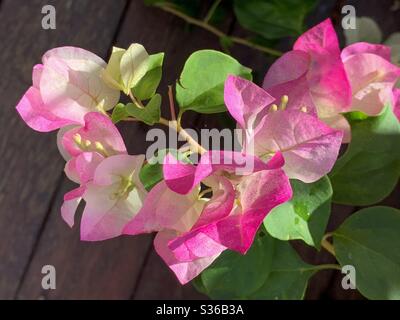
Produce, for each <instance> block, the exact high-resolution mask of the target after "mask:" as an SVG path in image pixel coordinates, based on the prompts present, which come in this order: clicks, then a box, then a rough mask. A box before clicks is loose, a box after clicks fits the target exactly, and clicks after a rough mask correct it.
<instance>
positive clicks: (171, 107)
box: [168, 86, 176, 121]
mask: <svg viewBox="0 0 400 320" xmlns="http://www.w3.org/2000/svg"><path fill="white" fill-rule="evenodd" d="M168 98H169V110H170V112H171V119H172V120H173V121H175V120H176V113H175V104H174V94H173V92H172V86H168Z"/></svg>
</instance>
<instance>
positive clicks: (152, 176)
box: [139, 163, 163, 191]
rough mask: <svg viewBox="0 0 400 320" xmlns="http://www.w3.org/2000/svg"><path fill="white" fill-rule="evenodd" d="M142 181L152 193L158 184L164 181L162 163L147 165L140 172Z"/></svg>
mask: <svg viewBox="0 0 400 320" xmlns="http://www.w3.org/2000/svg"><path fill="white" fill-rule="evenodd" d="M139 178H140V181H142V183H143V186H144V187H145V189H146V190H147V191H150V190H151V189H152V188H153V187H154V186H155V185H156V184H157V183H159V182H160V181H161V180H162V179H163V171H162V164H161V163H154V164H150V163H146V164H145V165H143V167H142V169H141V170H140V172H139Z"/></svg>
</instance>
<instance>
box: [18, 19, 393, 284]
mask: <svg viewBox="0 0 400 320" xmlns="http://www.w3.org/2000/svg"><path fill="white" fill-rule="evenodd" d="M139 49H140V48H139ZM145 57H146V55H142V58H141V59H142V60H143V61H144V60H145ZM389 57H390V52H389V48H387V47H384V46H382V45H370V44H367V43H357V44H353V45H351V46H349V47H347V48H345V49H344V50H343V51H342V52H340V49H339V45H338V40H337V37H336V34H335V32H334V29H333V27H332V25H331V22H330V21H329V20H326V21H324V22H322V23H321V24H319V25H317V26H316V27H314V28H312V29H311V30H309V31H307V32H306V33H305V34H304V35H302V36H301V37H300V38H299V39H298V40H297V41H296V43H295V45H294V48H293V50H292V51H290V52H288V53H286V54H285V55H283V56H282V57H281V58H280V59H278V60H277V61H276V62H275V63H274V64H273V65H272V67H271V68H270V70H269V71H268V73H267V75H266V76H265V79H264V83H263V88H260V87H258V86H257V85H256V84H254V83H252V82H250V81H248V80H245V79H242V78H240V77H236V76H229V77H228V78H227V80H226V82H225V88H224V97H225V104H226V106H227V108H228V111H229V113H230V114H231V115H232V117H233V118H234V119H235V120H236V121H237V124H238V126H239V127H241V128H242V129H243V130H244V132H245V134H243V136H242V137H240V139H241V142H242V150H241V152H234V151H222V150H210V151H207V152H205V153H204V154H202V156H201V158H200V160H199V163H198V164H197V165H194V164H190V163H187V162H183V161H180V160H177V159H175V158H174V157H173V156H172V155H171V154H169V155H167V156H166V157H165V159H164V165H163V175H164V180H162V181H161V182H159V183H158V184H157V185H156V186H154V187H153V188H152V189H151V190H150V191H149V192H147V191H146V190H145V188H144V186H143V184H142V181H141V180H140V178H139V172H140V170H141V168H142V166H143V163H144V161H145V159H144V158H145V157H144V155H129V154H128V153H127V149H126V146H125V144H124V141H123V139H122V137H121V135H120V133H119V131H118V129H117V127H116V126H115V125H114V124H113V122H112V121H111V119H110V116H109V115H108V113H107V111H108V110H111V109H112V108H113V107H114V106H115V105H116V104H117V103H118V101H119V97H120V90H122V91H124V90H125V89H126V88H127V89H128V91H129V86H128V87H126V86H125V87H123V86H121V88H122V89H119V87H118V86H115V85H110V80H109V79H105V78H104V75H105V74H107V72H105V70H106V69H107V64H106V62H104V61H103V60H102V59H101V58H100V57H98V56H96V55H95V54H93V53H90V52H88V51H85V50H83V49H79V48H73V47H63V48H57V49H53V50H50V51H49V52H47V53H46V54H45V55H44V56H43V63H42V64H40V65H37V66H35V67H34V69H33V85H32V86H31V87H30V88H29V89H28V91H27V92H26V93H25V95H24V96H23V98H22V99H21V101H20V102H19V104H18V106H17V111H18V112H19V114H20V115H21V117H22V119H23V120H24V121H25V122H26V123H27V124H28V125H29V126H30V127H31V128H33V129H34V130H37V131H41V132H48V131H53V130H56V129H60V130H59V134H58V145H59V149H60V151H61V153H62V155H63V157H64V158H65V160H66V161H67V162H66V166H65V173H66V175H67V176H68V178H69V179H71V180H72V181H74V182H76V183H77V184H78V185H79V187H77V188H76V189H74V190H72V191H70V192H68V193H67V194H66V195H65V196H64V203H63V205H62V208H61V212H62V217H63V219H64V220H65V221H66V222H67V223H68V225H69V226H71V227H72V226H73V225H74V216H75V212H76V210H77V207H78V205H79V203H80V202H81V201H82V200H84V201H85V203H86V205H85V209H84V211H83V214H82V219H81V223H80V229H81V239H82V240H86V241H99V240H105V239H109V238H113V237H116V236H119V235H123V234H126V235H136V234H141V233H149V232H157V235H156V237H155V240H154V246H155V249H156V251H157V253H158V254H159V255H160V256H161V257H162V258H163V260H164V261H165V262H166V263H167V264H168V266H169V267H170V268H171V269H172V270H173V271H174V273H175V274H176V276H177V277H178V279H179V281H180V282H181V283H186V282H188V281H190V280H192V279H193V278H194V277H196V276H197V275H198V274H199V273H201V272H202V270H204V269H205V268H206V267H207V266H209V265H210V264H211V263H212V262H213V261H214V260H215V259H216V258H217V257H218V256H219V255H220V254H221V253H222V252H223V251H224V250H226V249H230V250H235V251H237V252H240V253H242V254H245V253H246V252H247V251H248V249H249V248H250V246H251V244H252V242H253V239H254V237H255V234H256V232H257V230H258V228H259V226H260V225H261V223H262V221H263V220H264V218H265V216H266V215H267V214H268V213H269V212H270V211H271V210H272V209H273V208H274V207H276V206H277V205H279V204H282V203H284V202H286V201H288V200H289V199H290V198H291V197H292V190H291V186H290V183H289V178H290V179H299V180H301V181H303V182H305V183H311V182H314V181H317V180H319V179H320V178H321V177H323V176H324V175H326V174H327V173H329V171H330V170H331V169H332V167H333V165H334V163H335V161H336V159H337V156H338V152H339V148H340V145H341V143H342V142H343V137H345V140H346V141H349V140H350V128H349V125H348V123H347V121H346V119H345V118H344V117H343V116H342V113H343V112H348V111H352V110H358V111H362V112H364V113H366V114H368V115H371V116H375V115H378V114H379V113H380V112H381V111H382V109H383V108H384V106H385V104H388V103H390V104H391V105H396V106H397V107H396V108H397V109H396V112H397V114H399V113H400V112H399V111H398V109H399V108H400V106H399V102H398V101H399V99H400V98H399V95H400V94H399V90H398V89H394V84H395V82H396V80H397V79H398V77H399V75H400V69H399V68H398V67H396V66H394V65H393V64H391V63H390V61H389ZM113 63H115V61H114V62H113ZM142 73H143V74H144V72H143V70H142ZM396 100H397V104H395V101H396ZM237 155H240V157H237ZM239 158H240V159H241V160H243V159H245V161H244V162H243V161H238V160H237V159H239ZM247 162H251V163H252V166H251V167H248V166H246V163H247ZM238 172H240V174H239V173H238Z"/></svg>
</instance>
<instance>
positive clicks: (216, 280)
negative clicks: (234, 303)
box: [196, 233, 321, 299]
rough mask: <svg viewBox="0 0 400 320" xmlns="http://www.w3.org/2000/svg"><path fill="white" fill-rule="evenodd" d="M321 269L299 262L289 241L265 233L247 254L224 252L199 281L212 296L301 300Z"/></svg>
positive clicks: (203, 288) (202, 287) (257, 239)
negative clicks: (313, 276) (309, 283)
mask: <svg viewBox="0 0 400 320" xmlns="http://www.w3.org/2000/svg"><path fill="white" fill-rule="evenodd" d="M320 268H321V267H319V266H312V265H309V264H307V263H305V262H304V261H302V260H301V259H300V257H299V256H298V255H297V253H296V251H295V250H294V249H293V248H292V247H291V245H290V244H289V243H288V242H286V241H280V240H276V239H274V238H272V237H271V236H269V235H268V234H265V233H264V234H261V235H260V236H258V237H257V238H256V239H255V240H254V243H253V245H252V247H251V249H250V250H249V251H248V252H247V254H246V255H241V254H239V253H236V252H233V251H228V250H227V251H224V252H223V253H222V254H221V255H220V257H219V258H218V259H217V260H216V261H215V262H214V263H213V264H212V265H211V266H210V267H208V268H207V269H206V270H204V271H203V273H202V274H201V276H200V277H201V282H200V283H201V284H202V286H201V289H202V290H204V291H203V292H205V293H206V294H207V295H208V296H210V297H211V298H212V299H303V298H304V293H305V290H306V288H307V284H308V280H309V279H310V277H311V276H312V275H313V274H314V273H315V272H316V271H318V270H319V269H320ZM196 281H197V282H199V281H200V280H196ZM197 284H198V283H197Z"/></svg>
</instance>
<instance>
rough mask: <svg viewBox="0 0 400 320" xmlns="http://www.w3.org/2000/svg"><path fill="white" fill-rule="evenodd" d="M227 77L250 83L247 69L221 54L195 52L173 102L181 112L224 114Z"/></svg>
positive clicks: (184, 72) (209, 51)
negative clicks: (233, 76)
mask: <svg viewBox="0 0 400 320" xmlns="http://www.w3.org/2000/svg"><path fill="white" fill-rule="evenodd" d="M229 74H233V75H237V76H241V77H243V78H246V79H250V80H251V70H250V69H249V68H246V67H244V66H242V65H241V64H240V63H239V62H238V61H236V60H235V59H233V58H232V57H230V56H228V55H226V54H224V53H222V52H219V51H214V50H200V51H196V52H194V53H193V54H192V55H191V56H190V57H189V59H188V60H187V61H186V63H185V66H184V68H183V71H182V73H181V76H180V81H179V82H178V84H177V86H176V100H177V101H178V103H179V106H180V109H181V110H184V111H185V110H193V111H196V112H199V113H218V112H224V111H226V107H225V104H224V83H225V80H226V78H227V76H228V75H229Z"/></svg>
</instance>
